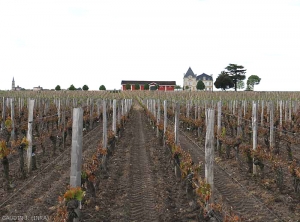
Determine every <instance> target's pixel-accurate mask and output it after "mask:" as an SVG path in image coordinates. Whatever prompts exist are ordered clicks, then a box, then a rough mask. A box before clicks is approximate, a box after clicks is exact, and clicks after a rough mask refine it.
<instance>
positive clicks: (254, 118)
mask: <svg viewBox="0 0 300 222" xmlns="http://www.w3.org/2000/svg"><path fill="white" fill-rule="evenodd" d="M256 107H257V104H256V102H254V101H253V104H252V136H253V150H256V148H257V109H256ZM253 162H254V161H253ZM253 174H254V175H256V174H257V166H256V165H255V164H254V163H253Z"/></svg>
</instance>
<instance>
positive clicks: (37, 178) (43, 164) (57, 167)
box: [0, 124, 102, 221]
mask: <svg viewBox="0 0 300 222" xmlns="http://www.w3.org/2000/svg"><path fill="white" fill-rule="evenodd" d="M101 138H102V124H98V126H96V127H95V128H94V129H93V130H91V131H89V132H87V133H85V136H84V137H83V154H82V155H83V159H85V158H87V157H90V156H91V155H92V154H93V153H94V152H95V150H96V148H97V145H98V144H99V142H100V141H101ZM70 152H71V150H70V147H66V150H64V151H63V152H61V153H59V152H57V155H56V156H54V157H50V156H49V155H46V157H43V158H40V160H38V169H37V170H35V171H33V172H32V173H31V174H30V175H27V177H26V179H24V180H21V179H18V178H16V177H14V180H13V183H14V189H13V190H11V191H9V192H7V191H4V190H3V188H2V189H1V202H0V204H1V208H0V218H1V219H2V220H3V221H5V220H6V221H9V220H17V221H18V218H19V219H20V220H26V221H34V220H43V221H45V220H46V219H49V218H50V215H51V214H52V213H53V212H55V205H57V201H58V196H60V195H62V194H63V192H64V191H65V190H66V188H67V185H68V184H69V181H70V179H69V178H70V166H71V158H70ZM46 159H47V161H42V160H46ZM12 163H13V164H11V166H10V167H11V171H17V169H16V168H17V166H18V164H17V163H16V162H12ZM1 170H2V169H1ZM11 176H13V175H11Z"/></svg>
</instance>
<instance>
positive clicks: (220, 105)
mask: <svg viewBox="0 0 300 222" xmlns="http://www.w3.org/2000/svg"><path fill="white" fill-rule="evenodd" d="M221 112H222V102H221V101H219V102H218V123H217V124H218V126H217V132H218V134H217V150H218V151H219V150H220V140H219V136H220V135H221V114H222V113H221Z"/></svg>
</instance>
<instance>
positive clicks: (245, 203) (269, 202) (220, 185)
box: [180, 131, 300, 222]
mask: <svg viewBox="0 0 300 222" xmlns="http://www.w3.org/2000/svg"><path fill="white" fill-rule="evenodd" d="M183 135H184V136H183ZM180 143H181V146H182V147H183V148H184V149H186V150H188V151H189V153H190V154H191V155H192V158H193V160H194V161H197V162H199V161H201V162H204V148H203V147H204V145H203V144H204V141H203V140H202V141H199V138H197V137H196V136H195V135H194V134H193V133H191V132H188V131H185V132H183V131H181V136H180ZM187 144H190V145H189V146H187ZM215 155H216V154H215ZM234 155H235V154H232V155H231V158H229V159H226V158H220V157H218V156H215V170H214V186H215V192H216V201H217V202H222V203H223V204H224V205H225V207H226V208H227V210H229V209H232V211H233V212H234V213H235V214H236V215H238V216H240V217H241V218H242V220H243V221H262V222H263V221H286V222H297V221H300V202H299V196H297V195H296V194H295V192H293V191H291V190H290V188H289V187H287V186H286V187H285V189H284V190H282V191H279V190H278V188H277V189H276V188H275V185H274V181H273V182H272V180H266V181H270V183H266V182H265V183H263V182H264V181H265V180H263V179H260V177H253V175H252V174H249V173H246V171H247V170H246V166H245V164H241V163H240V162H238V161H236V160H235V158H234ZM241 159H243V157H241ZM241 161H244V162H245V160H241ZM265 168H266V171H267V173H274V172H272V170H271V169H269V168H268V167H267V166H266V167H265ZM202 176H204V172H202ZM269 177H270V176H269ZM274 178H275V175H274V177H273V180H274ZM285 183H286V184H291V183H292V182H291V181H285Z"/></svg>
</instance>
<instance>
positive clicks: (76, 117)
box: [70, 107, 83, 222]
mask: <svg viewBox="0 0 300 222" xmlns="http://www.w3.org/2000/svg"><path fill="white" fill-rule="evenodd" d="M82 131H83V110H82V108H81V107H80V108H74V109H73V125H72V148H71V172H70V186H71V188H73V187H74V188H75V187H81V164H82V144H83V136H82V135H83V132H82ZM79 206H80V203H79ZM79 208H80V207H78V208H76V209H75V210H74V211H75V213H76V214H77V215H78V217H80V211H79ZM73 221H74V222H78V221H79V218H75V219H73Z"/></svg>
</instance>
